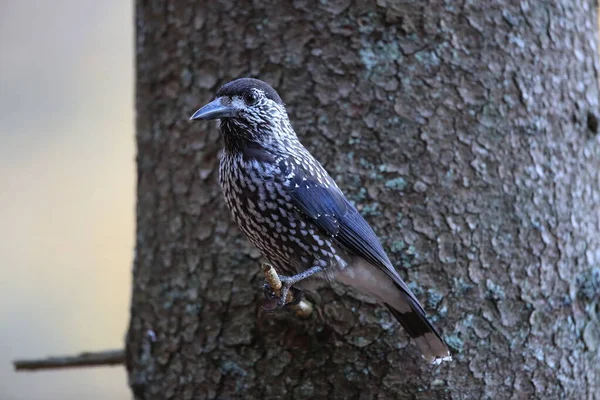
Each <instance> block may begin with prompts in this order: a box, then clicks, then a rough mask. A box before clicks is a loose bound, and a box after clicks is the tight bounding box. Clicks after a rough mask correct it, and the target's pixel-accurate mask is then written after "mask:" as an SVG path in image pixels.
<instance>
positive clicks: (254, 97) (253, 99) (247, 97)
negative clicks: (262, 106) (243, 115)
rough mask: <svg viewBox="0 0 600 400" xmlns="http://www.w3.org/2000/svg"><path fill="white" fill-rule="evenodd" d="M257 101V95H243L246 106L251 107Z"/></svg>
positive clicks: (250, 93)
mask: <svg viewBox="0 0 600 400" xmlns="http://www.w3.org/2000/svg"><path fill="white" fill-rule="evenodd" d="M257 101H258V95H257V94H256V93H254V92H248V93H246V94H244V103H246V105H248V106H252V105H254V104H256V102H257Z"/></svg>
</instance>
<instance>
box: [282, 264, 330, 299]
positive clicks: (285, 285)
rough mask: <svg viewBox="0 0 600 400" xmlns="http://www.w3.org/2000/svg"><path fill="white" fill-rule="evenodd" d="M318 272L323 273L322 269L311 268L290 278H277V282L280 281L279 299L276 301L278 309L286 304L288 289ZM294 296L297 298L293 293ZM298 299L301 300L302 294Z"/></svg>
mask: <svg viewBox="0 0 600 400" xmlns="http://www.w3.org/2000/svg"><path fill="white" fill-rule="evenodd" d="M319 272H323V268H322V267H312V268H309V269H307V270H306V271H302V272H300V273H299V274H296V275H292V276H279V280H280V281H281V289H280V295H279V299H278V300H277V305H278V306H279V307H283V306H285V305H286V304H288V302H287V297H288V293H289V291H290V289H291V288H292V286H293V285H295V284H296V283H298V282H300V281H302V280H304V279H306V278H309V277H311V276H313V275H314V274H317V273H319ZM294 295H296V296H297V295H298V294H297V293H294ZM299 297H300V299H302V292H300V296H299Z"/></svg>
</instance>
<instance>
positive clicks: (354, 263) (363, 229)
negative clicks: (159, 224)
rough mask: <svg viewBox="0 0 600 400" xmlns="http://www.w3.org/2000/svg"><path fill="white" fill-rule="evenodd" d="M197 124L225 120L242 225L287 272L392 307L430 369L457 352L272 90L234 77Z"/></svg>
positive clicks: (226, 167)
mask: <svg viewBox="0 0 600 400" xmlns="http://www.w3.org/2000/svg"><path fill="white" fill-rule="evenodd" d="M192 119H220V130H221V133H222V134H223V139H224V142H225V149H224V152H223V156H222V158H221V163H220V169H219V172H220V174H219V182H220V184H221V186H222V188H223V193H224V196H225V201H226V203H227V206H228V208H229V210H230V211H231V214H232V215H233V218H234V220H235V222H236V223H237V224H238V225H239V227H240V229H241V230H242V231H243V232H244V233H245V234H246V236H248V238H249V239H250V241H251V242H252V243H253V244H254V245H255V246H256V247H257V248H258V249H259V250H260V252H261V253H262V254H263V255H264V256H265V257H266V258H267V259H268V260H269V262H271V264H272V265H273V266H274V267H275V268H276V270H277V271H278V272H279V273H282V274H285V275H295V274H298V273H301V272H303V271H306V270H308V269H310V268H312V267H321V268H323V270H324V271H325V273H324V274H321V276H322V277H326V278H328V279H337V280H339V281H341V282H343V283H345V284H347V285H351V286H354V287H355V288H357V289H358V290H360V291H362V292H364V293H366V294H369V295H371V296H373V297H375V298H376V299H378V300H379V301H381V302H383V303H384V304H385V305H386V306H387V307H388V308H389V309H390V311H391V313H392V314H393V315H394V316H395V317H396V318H397V319H398V320H399V322H400V323H401V324H402V326H403V327H404V328H405V329H406V331H407V332H408V333H409V334H410V336H411V337H413V338H414V339H415V341H416V343H417V345H418V346H419V347H420V348H421V350H422V351H423V355H424V357H425V358H426V359H427V360H428V361H431V362H439V361H441V360H442V359H449V357H450V355H449V352H448V348H447V347H446V345H445V343H444V341H443V340H442V339H441V337H440V335H439V334H438V333H437V331H436V330H435V328H434V327H433V326H432V325H431V324H430V323H429V321H428V320H427V317H426V315H425V312H424V310H423V308H422V307H421V305H420V304H419V302H418V300H417V299H416V297H415V296H414V294H413V293H412V292H411V291H410V289H409V288H408V287H407V286H406V284H405V283H404V282H403V281H402V279H401V278H400V276H399V275H398V273H397V272H396V270H395V269H394V268H393V266H392V264H391V262H390V260H389V258H388V257H387V255H386V254H385V251H384V250H383V248H382V246H381V244H380V243H379V240H378V239H377V237H376V235H375V233H374V232H373V231H372V229H371V228H370V227H369V225H368V224H367V222H366V221H365V220H364V219H363V218H362V216H361V215H360V214H359V213H358V211H357V210H356V208H355V207H354V206H353V205H352V204H351V203H350V202H349V201H348V200H347V199H346V198H345V196H344V195H343V193H342V192H341V191H340V189H339V188H338V187H337V185H336V183H335V182H334V181H333V179H332V178H331V177H330V176H329V174H328V173H327V171H326V170H325V169H324V168H323V167H322V166H321V164H320V163H319V162H318V161H317V160H316V159H315V158H314V157H313V156H312V155H311V154H310V153H309V152H308V150H306V148H304V146H302V144H301V143H300V141H299V140H298V138H297V136H296V133H295V132H294V130H293V128H292V126H291V124H290V122H289V119H288V116H287V112H286V110H285V106H284V104H283V102H282V100H281V98H280V97H279V95H278V94H277V92H275V90H273V88H271V87H270V86H269V85H267V84H266V83H264V82H262V81H259V80H256V79H249V78H242V79H238V80H235V81H233V82H230V83H228V84H227V85H225V86H223V87H222V88H221V89H219V91H218V92H217V99H216V100H215V101H214V102H212V103H210V104H208V105H207V106H205V107H203V108H202V109H200V110H198V111H197V112H196V113H195V114H194V116H193V117H192Z"/></svg>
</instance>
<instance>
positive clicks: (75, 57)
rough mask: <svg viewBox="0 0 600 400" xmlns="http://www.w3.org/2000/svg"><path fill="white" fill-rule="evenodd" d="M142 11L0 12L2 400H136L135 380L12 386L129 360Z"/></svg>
mask: <svg viewBox="0 0 600 400" xmlns="http://www.w3.org/2000/svg"><path fill="white" fill-rule="evenodd" d="M133 46H134V44H133V5H132V4H131V3H130V2H127V1H122V0H120V1H117V0H106V1H90V0H54V1H47V0H38V1H33V0H1V1H0V399H2V400H16V399H18V400H21V399H27V400H31V399H64V400H69V399H82V398H85V399H130V398H131V396H130V392H129V389H128V387H127V380H126V374H125V369H124V368H123V367H102V368H86V369H71V370H55V371H48V372H46V371H44V372H36V373H27V372H20V373H15V372H13V368H12V364H11V361H12V360H13V359H16V358H37V357H40V356H47V355H62V354H72V353H77V352H80V351H83V350H103V349H109V348H121V347H123V342H124V335H125V330H126V327H127V323H128V311H129V296H130V281H131V278H130V273H131V262H132V251H133V246H134V243H133V239H134V200H135V199H134V194H135V164H134V156H135V148H134V113H133V90H134V84H133V77H134V69H133V62H134V59H133V57H134V56H133Z"/></svg>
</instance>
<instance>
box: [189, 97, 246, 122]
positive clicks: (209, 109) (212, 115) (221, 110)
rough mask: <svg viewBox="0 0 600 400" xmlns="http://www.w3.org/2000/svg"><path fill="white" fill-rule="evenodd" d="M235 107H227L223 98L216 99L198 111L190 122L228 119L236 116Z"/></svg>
mask: <svg viewBox="0 0 600 400" xmlns="http://www.w3.org/2000/svg"><path fill="white" fill-rule="evenodd" d="M235 111H236V109H235V107H233V106H231V105H229V106H226V105H224V104H223V103H222V102H221V98H220V97H219V98H218V99H215V100H213V101H211V102H210V103H208V104H207V105H205V106H204V107H202V108H201V109H199V110H198V111H196V112H195V113H194V115H192V116H191V118H190V120H197V119H205V120H206V119H219V118H227V117H233V116H234V114H235Z"/></svg>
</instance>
